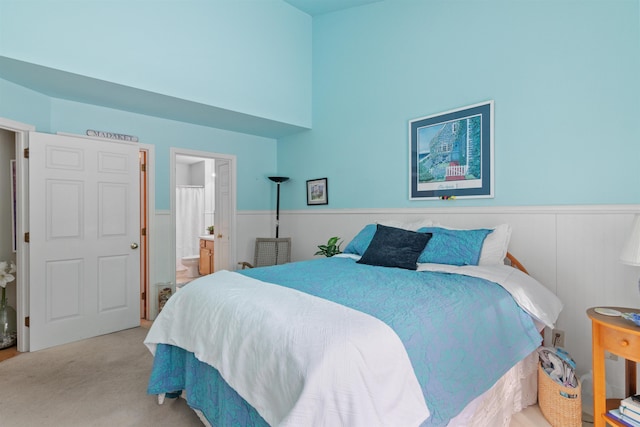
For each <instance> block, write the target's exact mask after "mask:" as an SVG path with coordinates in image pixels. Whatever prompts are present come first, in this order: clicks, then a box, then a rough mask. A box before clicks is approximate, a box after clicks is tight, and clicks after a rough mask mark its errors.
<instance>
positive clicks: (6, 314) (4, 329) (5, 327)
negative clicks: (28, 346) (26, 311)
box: [0, 288, 18, 349]
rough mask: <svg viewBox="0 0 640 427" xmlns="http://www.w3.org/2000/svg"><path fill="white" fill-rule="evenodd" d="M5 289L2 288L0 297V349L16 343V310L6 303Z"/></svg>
mask: <svg viewBox="0 0 640 427" xmlns="http://www.w3.org/2000/svg"><path fill="white" fill-rule="evenodd" d="M6 292H7V290H6V289H5V288H2V299H0V349H2V348H7V347H12V346H14V345H16V340H17V336H18V334H17V330H18V329H17V327H16V326H17V325H16V311H15V309H14V308H13V307H11V306H9V305H8V304H7V295H6Z"/></svg>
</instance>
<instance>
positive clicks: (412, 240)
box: [357, 224, 431, 270]
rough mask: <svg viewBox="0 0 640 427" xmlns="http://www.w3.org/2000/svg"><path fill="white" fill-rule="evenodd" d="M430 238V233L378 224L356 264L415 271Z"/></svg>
mask: <svg viewBox="0 0 640 427" xmlns="http://www.w3.org/2000/svg"><path fill="white" fill-rule="evenodd" d="M430 238H431V234H430V233H416V232H415V231H410V230H403V229H402V228H394V227H387V226H384V225H380V224H378V227H377V229H376V233H375V235H374V236H373V239H371V243H370V244H369V247H368V248H367V250H366V251H365V253H364V254H363V255H362V258H360V260H358V261H357V262H358V264H368V265H376V266H380V267H397V268H405V269H407V270H415V269H416V268H417V260H418V256H420V254H421V253H422V251H423V250H424V247H425V246H426V245H427V243H428V242H429V239H430Z"/></svg>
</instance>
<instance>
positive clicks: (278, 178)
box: [269, 176, 289, 184]
mask: <svg viewBox="0 0 640 427" xmlns="http://www.w3.org/2000/svg"><path fill="white" fill-rule="evenodd" d="M269 179H270V180H271V181H273V182H275V183H278V184H280V183H281V182H285V181H288V180H289V177H288V176H270V177H269Z"/></svg>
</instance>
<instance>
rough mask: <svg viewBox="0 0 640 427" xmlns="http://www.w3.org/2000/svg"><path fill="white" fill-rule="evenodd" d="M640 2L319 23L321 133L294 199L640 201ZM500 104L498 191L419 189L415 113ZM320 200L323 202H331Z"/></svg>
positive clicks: (574, 2)
mask: <svg viewBox="0 0 640 427" xmlns="http://www.w3.org/2000/svg"><path fill="white" fill-rule="evenodd" d="M639 16H640V15H639V11H638V1H637V0H610V1H604V0H597V1H595V0H535V1H534V0H522V1H514V0H509V1H496V0H487V1H477V0H459V1H451V0H429V1H418V0H386V1H383V2H379V3H374V4H372V5H369V6H366V7H360V8H353V9H348V10H346V11H343V12H338V13H332V14H327V15H322V16H319V17H316V18H314V21H313V63H314V69H313V123H314V126H313V130H312V131H308V132H305V133H302V134H298V135H294V136H291V137H287V138H284V139H282V140H280V141H279V145H278V165H279V172H280V173H281V174H284V175H288V176H290V177H291V178H292V180H291V182H290V183H288V184H287V185H286V186H283V187H282V191H283V206H285V208H287V209H303V208H307V207H306V200H305V196H304V194H305V180H307V179H313V178H320V177H328V178H329V202H330V204H329V205H328V206H327V208H370V207H382V208H388V207H437V206H467V205H474V206H485V205H486V206H506V205H563V204H604V203H614V204H617V203H622V204H626V203H640V179H639V172H638V171H639V168H638V165H639V161H640V126H639V125H638V123H639V120H640V78H639V76H640V30H639V28H640V25H639ZM491 99H493V100H494V101H495V198H494V199H475V200H454V201H448V202H444V201H439V200H434V201H409V200H408V188H409V178H408V167H409V166H408V163H409V161H408V152H409V151H408V150H409V149H408V145H409V144H408V121H409V120H411V119H414V118H418V117H423V116H427V115H431V114H435V113H438V112H443V111H447V110H450V109H453V108H458V107H462V106H465V105H470V104H475V103H478V102H482V101H486V100H491ZM322 208H323V207H318V206H315V207H311V208H310V209H322Z"/></svg>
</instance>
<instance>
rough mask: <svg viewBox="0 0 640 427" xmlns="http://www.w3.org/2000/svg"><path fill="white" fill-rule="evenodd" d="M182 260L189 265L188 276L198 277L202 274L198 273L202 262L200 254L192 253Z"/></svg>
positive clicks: (183, 263) (185, 264)
mask: <svg viewBox="0 0 640 427" xmlns="http://www.w3.org/2000/svg"><path fill="white" fill-rule="evenodd" d="M180 262H182V265H184V266H185V267H187V276H189V277H198V276H199V275H200V274H199V273H198V267H199V264H200V255H191V256H185V257H182V259H181V260H180Z"/></svg>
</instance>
